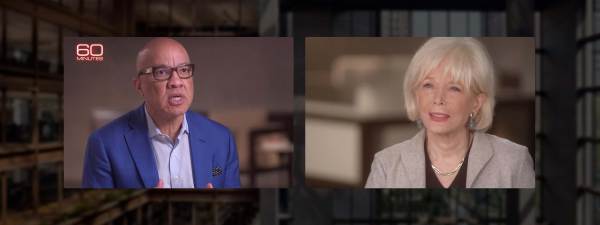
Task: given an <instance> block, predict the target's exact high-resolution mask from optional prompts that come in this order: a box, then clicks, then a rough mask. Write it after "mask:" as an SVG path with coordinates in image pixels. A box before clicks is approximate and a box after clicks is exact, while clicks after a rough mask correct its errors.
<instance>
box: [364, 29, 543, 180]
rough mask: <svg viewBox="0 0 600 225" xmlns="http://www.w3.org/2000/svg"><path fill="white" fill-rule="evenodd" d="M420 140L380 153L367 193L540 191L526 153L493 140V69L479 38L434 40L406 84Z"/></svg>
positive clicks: (408, 106) (417, 57) (408, 104)
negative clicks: (397, 190)
mask: <svg viewBox="0 0 600 225" xmlns="http://www.w3.org/2000/svg"><path fill="white" fill-rule="evenodd" d="M404 100H405V104H406V110H407V113H408V118H409V119H410V120H412V121H416V122H417V124H418V125H419V126H420V127H422V128H423V129H421V130H420V131H419V132H418V133H417V134H416V135H415V136H414V137H413V138H411V139H410V140H407V141H404V142H402V143H399V144H396V145H393V146H391V147H388V148H386V149H384V150H382V151H380V152H378V153H377V154H376V155H375V158H374V160H373V163H372V165H371V172H370V174H369V178H368V179H367V183H366V187H367V188H451V187H453V188H535V173H534V170H533V160H532V159H531V155H530V154H529V151H528V150H527V147H525V146H521V145H518V144H516V143H513V142H511V141H509V140H506V139H503V138H500V137H497V136H494V135H490V134H486V133H485V131H486V130H487V129H488V128H489V127H490V125H491V124H492V119H493V116H494V69H493V65H492V62H491V60H490V56H489V55H488V53H487V51H486V50H485V48H484V47H483V45H482V44H481V43H480V42H479V41H477V40H475V39H473V38H449V37H448V38H431V39H430V40H428V41H427V42H426V43H425V44H424V45H423V46H421V48H420V49H419V50H418V51H417V53H416V54H415V56H414V57H413V59H412V60H411V62H410V64H409V66H408V69H407V71H406V76H405V78H404Z"/></svg>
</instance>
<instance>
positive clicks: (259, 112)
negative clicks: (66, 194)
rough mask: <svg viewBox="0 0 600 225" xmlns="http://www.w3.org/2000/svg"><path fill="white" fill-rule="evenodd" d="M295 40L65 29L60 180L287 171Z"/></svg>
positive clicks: (153, 183)
mask: <svg viewBox="0 0 600 225" xmlns="http://www.w3.org/2000/svg"><path fill="white" fill-rule="evenodd" d="M292 51H293V45H292V39H291V38H222V37H220V38H205V37H180V38H177V37H175V38H165V37H93V38H92V37H90V38H74V37H73V38H65V39H64V40H63V61H64V141H65V150H64V186H65V188H136V189H137V188H140V189H144V188H240V187H241V188H263V187H264V188H277V187H288V186H289V185H290V183H291V180H292V177H291V176H292V173H291V171H292V164H291V163H292V161H293V160H292V155H293V146H294V145H293V141H292V130H293V127H292V123H293V122H292V121H293V61H292V60H293V52H292Z"/></svg>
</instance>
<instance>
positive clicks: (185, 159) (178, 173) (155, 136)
mask: <svg viewBox="0 0 600 225" xmlns="http://www.w3.org/2000/svg"><path fill="white" fill-rule="evenodd" d="M144 111H145V112H146V123H147V124H148V137H149V138H150V143H151V146H152V151H153V152H154V159H155V161H156V168H157V169H158V178H159V179H160V180H162V183H163V188H194V178H193V177H194V176H193V174H192V160H191V157H190V142H189V137H190V135H189V130H188V123H187V118H186V116H185V114H184V115H183V122H182V124H181V129H180V130H179V134H178V135H177V138H176V139H175V140H174V141H173V140H171V138H170V137H169V136H168V135H166V134H163V133H162V132H160V129H158V127H156V125H155V124H154V121H153V120H152V118H151V117H150V114H148V110H147V109H146V107H145V106H144Z"/></svg>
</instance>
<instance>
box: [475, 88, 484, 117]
mask: <svg viewBox="0 0 600 225" xmlns="http://www.w3.org/2000/svg"><path fill="white" fill-rule="evenodd" d="M485 101H487V95H485V94H483V93H481V94H479V95H477V96H475V105H474V108H473V112H475V113H476V114H479V110H480V109H481V107H482V106H483V103H485Z"/></svg>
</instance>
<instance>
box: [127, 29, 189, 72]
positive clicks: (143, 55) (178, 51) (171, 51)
mask: <svg viewBox="0 0 600 225" xmlns="http://www.w3.org/2000/svg"><path fill="white" fill-rule="evenodd" d="M167 62H168V64H169V65H165V63H167ZM189 62H190V57H189V55H188V53H187V51H186V50H185V48H184V47H183V45H181V43H179V42H178V41H176V40H173V39H171V38H165V37H160V38H154V39H152V40H150V41H149V42H148V43H146V45H145V46H144V48H142V50H140V51H139V52H138V55H137V60H136V71H137V72H139V71H140V70H142V69H145V68H148V67H152V66H160V65H163V66H170V67H175V66H178V65H180V64H182V63H189Z"/></svg>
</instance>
